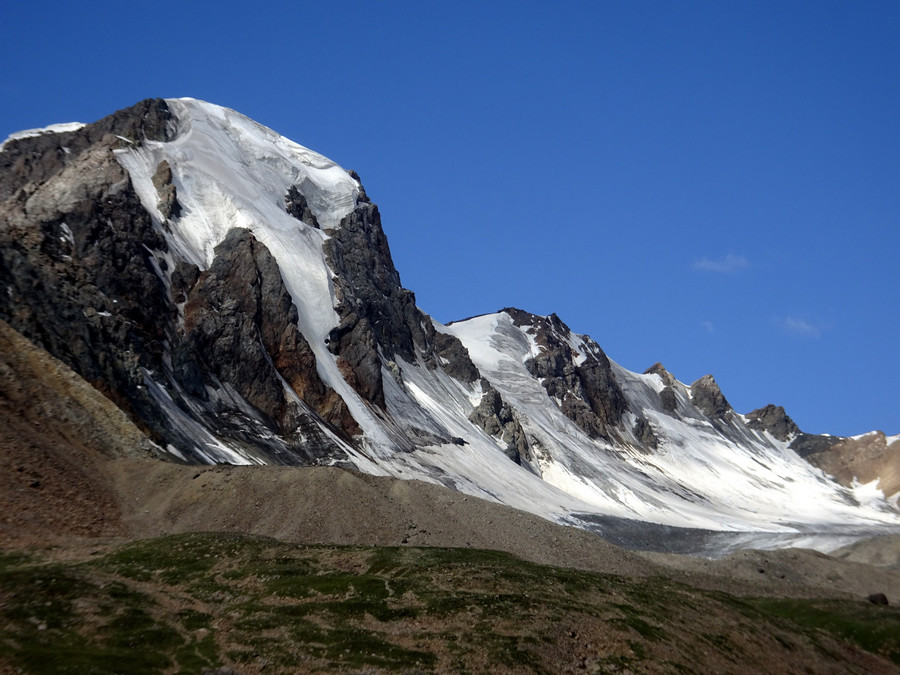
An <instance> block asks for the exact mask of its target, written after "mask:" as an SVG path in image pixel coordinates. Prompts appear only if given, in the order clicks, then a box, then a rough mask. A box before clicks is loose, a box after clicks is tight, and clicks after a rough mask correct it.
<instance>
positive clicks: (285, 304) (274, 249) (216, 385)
mask: <svg viewBox="0 0 900 675" xmlns="http://www.w3.org/2000/svg"><path fill="white" fill-rule="evenodd" d="M0 176H2V178H0V197H2V198H3V199H2V205H0V216H2V217H3V218H4V228H3V232H2V233H0V234H2V237H3V241H2V242H0V244H2V247H0V248H2V259H0V280H2V281H3V282H4V284H5V285H6V287H7V289H8V292H7V294H6V296H5V297H3V298H2V300H0V318H2V319H4V320H6V321H8V322H10V324H11V325H12V326H13V328H15V329H16V330H18V331H20V332H22V333H23V334H25V335H26V336H27V337H29V339H31V340H32V341H34V342H35V343H36V344H38V345H39V346H42V347H44V348H46V349H47V350H48V351H49V352H50V353H51V354H54V356H57V357H59V358H61V359H62V360H63V361H64V362H66V363H67V364H68V365H70V366H72V367H73V368H74V369H75V371H76V372H78V373H79V374H80V375H81V376H82V377H84V378H85V379H86V380H88V381H89V382H91V383H92V384H94V385H95V386H96V387H97V388H98V389H100V390H101V391H103V392H104V393H106V394H107V395H108V396H110V398H112V400H114V401H115V402H116V403H117V404H118V405H120V407H122V409H124V410H126V411H127V412H129V414H130V415H131V416H132V417H133V418H134V419H135V420H136V421H138V422H139V423H140V424H141V425H142V427H143V428H145V429H147V430H148V432H149V433H150V435H151V437H153V438H154V440H155V441H156V443H157V445H158V446H159V448H160V449H161V450H162V451H163V452H164V453H168V456H169V457H170V458H171V459H172V460H174V461H185V462H201V463H223V462H228V463H274V464H336V465H338V466H347V467H353V468H356V469H359V470H361V471H364V472H367V473H372V474H375V475H393V476H396V477H405V478H408V477H416V478H420V479H423V480H428V481H432V482H439V483H443V484H445V485H448V486H450V487H454V488H456V489H459V490H462V491H463V492H468V493H469V494H473V495H477V496H483V497H487V498H490V499H493V500H495V501H500V502H502V503H507V504H510V505H513V506H516V507H518V508H525V509H526V510H530V511H531V512H533V513H538V514H539V515H543V516H545V517H549V518H551V519H555V520H557V521H567V519H568V518H569V516H570V515H571V514H573V513H595V514H602V515H611V516H616V517H626V518H637V519H638V520H646V521H649V522H657V523H661V524H668V525H680V526H688V527H691V526H693V527H711V528H714V529H726V530H727V529H764V530H775V531H794V530H796V529H797V528H798V526H799V527H800V529H804V528H809V527H824V528H826V529H827V528H828V527H830V526H833V525H834V524H836V523H840V524H842V525H853V524H855V525H857V526H860V527H869V526H876V525H881V526H891V525H894V526H896V525H898V524H900V519H898V517H897V512H896V501H897V498H898V497H900V486H898V488H897V491H896V495H895V494H893V493H891V492H884V490H886V489H890V488H893V487H894V484H895V482H896V481H895V480H894V479H893V475H894V474H893V473H891V471H892V470H891V469H888V470H886V471H881V470H880V469H879V471H881V473H885V475H888V476H889V480H887V481H886V482H884V484H883V485H882V487H883V490H882V492H884V494H883V495H882V496H881V497H879V496H878V495H877V494H875V492H876V488H875V486H874V483H875V481H878V480H879V479H880V475H876V476H874V477H872V476H873V475H874V474H873V472H872V471H870V470H868V469H867V470H866V471H865V472H860V470H859V467H857V470H856V473H853V472H848V471H849V470H848V471H844V472H843V473H841V478H842V480H843V482H844V484H845V485H846V487H842V486H840V485H838V484H836V483H833V482H831V481H830V480H829V479H827V478H826V477H825V474H823V473H821V472H819V470H818V469H816V468H814V467H813V465H812V464H810V463H809V462H806V461H804V460H802V459H801V457H800V455H802V454H804V453H806V455H807V456H817V457H818V458H819V459H820V460H823V461H822V462H821V464H822V465H823V466H831V465H829V464H828V463H827V461H824V457H825V455H823V453H826V454H827V452H828V450H829V449H830V447H831V446H833V445H837V444H839V443H843V446H842V447H843V449H844V452H845V453H846V452H851V453H852V450H849V451H848V450H847V447H848V446H852V445H853V443H854V442H855V441H854V440H853V439H839V440H838V441H835V442H834V443H833V442H832V438H831V437H821V436H809V435H806V434H803V433H802V432H800V430H799V429H797V428H796V425H795V424H793V422H792V421H791V420H790V418H789V417H788V416H787V415H786V413H784V411H783V409H779V408H777V407H775V406H766V407H763V408H760V409H757V410H755V411H752V412H750V413H748V414H747V415H740V414H738V413H736V412H735V411H733V410H732V409H731V407H730V405H728V402H727V399H725V397H724V394H722V392H721V390H720V389H719V387H718V385H717V384H716V383H715V380H714V378H712V377H711V376H705V377H704V378H700V379H699V380H698V381H697V382H695V383H693V384H692V385H690V386H688V385H685V384H683V383H680V382H678V381H677V380H675V378H674V377H672V376H671V375H669V374H668V372H667V371H665V369H664V368H662V367H661V366H660V367H658V368H657V367H655V366H654V367H651V369H649V370H648V371H647V373H644V374H636V373H630V372H629V371H626V370H625V369H623V368H621V367H620V366H618V365H617V364H616V363H615V362H614V361H611V360H610V359H608V357H607V356H606V355H605V353H604V352H603V350H602V349H601V348H600V346H599V345H597V343H596V342H594V341H593V340H592V339H590V338H589V337H587V336H581V335H576V334H574V333H572V331H571V330H569V328H568V327H567V326H566V325H565V324H564V323H563V322H562V321H561V320H560V319H559V317H556V315H550V316H547V317H539V316H537V315H533V314H530V313H528V312H525V311H523V310H516V309H513V308H506V309H504V310H501V311H500V312H498V313H494V314H486V315H481V316H477V317H470V318H468V319H465V320H462V321H455V322H452V323H450V324H446V325H443V324H440V323H438V322H436V321H434V320H433V319H431V318H430V317H429V316H428V315H427V314H425V313H424V312H422V311H421V310H420V309H419V308H418V307H417V306H416V303H415V295H414V294H413V293H412V291H409V290H407V289H404V288H403V287H402V286H401V284H400V276H399V274H398V273H397V270H396V268H395V267H394V265H393V261H392V259H391V255H390V249H389V246H388V242H387V238H386V237H385V235H384V232H383V229H382V227H381V222H380V214H379V212H378V208H377V206H375V205H374V204H373V203H372V202H371V201H370V200H369V197H368V196H367V195H366V193H365V190H364V189H363V187H362V185H361V183H360V182H359V177H358V176H356V175H355V174H353V173H351V172H347V171H344V170H343V169H341V168H340V167H338V166H337V165H336V164H334V163H333V162H331V161H330V160H327V159H326V158H324V157H323V156H321V155H319V154H318V153H314V152H312V151H310V150H308V149H306V148H303V147H302V146H299V145H297V144H295V143H293V142H291V141H288V140H287V139H284V138H283V137H281V136H278V135H277V134H276V133H275V132H272V131H271V130H268V129H265V128H264V127H261V126H260V125H257V124H256V123H254V122H252V121H250V120H249V119H247V118H245V117H243V116H241V115H239V114H238V113H235V112H234V111H229V110H227V109H224V108H220V107H218V106H213V105H211V104H207V103H203V102H199V101H195V100H193V99H176V100H169V101H163V100H161V99H156V100H148V101H144V102H142V103H140V104H138V105H136V106H134V107H133V108H131V109H128V110H125V111H119V112H118V113H115V114H114V115H111V116H110V117H108V118H104V120H101V121H100V122H97V123H95V124H93V125H86V126H85V127H82V128H79V129H75V130H64V131H62V132H60V133H50V134H37V135H32V136H27V137H24V138H13V139H11V140H8V141H7V142H6V143H5V144H4V146H3V151H2V152H0ZM503 317H506V318H503ZM62 322H66V323H65V325H63V323H62ZM69 324H71V325H69ZM497 345H502V349H498V348H497ZM651 371H652V372H651ZM473 417H474V419H473ZM795 444H796V447H794V446H795ZM898 451H900V444H898V443H897V437H885V442H884V452H881V454H880V455H878V457H879V458H880V459H879V460H878V461H880V462H882V464H884V465H885V466H892V464H891V462H896V456H897V455H898ZM798 453H799V454H798ZM876 454H877V453H876ZM873 457H874V455H873ZM851 473H852V475H850V474H851ZM875 473H878V471H876V472H875ZM859 475H863V476H868V477H870V478H869V480H866V481H865V483H866V486H865V487H863V486H860V485H859V481H856V480H855V479H856V478H857V477H858V476H859ZM723 477H727V479H723ZM723 480H726V482H727V483H729V484H728V485H726V486H723V485H722V482H723ZM798 485H799V486H802V487H797V486H798ZM792 495H793V496H792ZM798 495H802V500H803V501H800V500H798V499H797V496H798ZM886 498H888V499H886ZM891 504H893V508H892V506H891Z"/></svg>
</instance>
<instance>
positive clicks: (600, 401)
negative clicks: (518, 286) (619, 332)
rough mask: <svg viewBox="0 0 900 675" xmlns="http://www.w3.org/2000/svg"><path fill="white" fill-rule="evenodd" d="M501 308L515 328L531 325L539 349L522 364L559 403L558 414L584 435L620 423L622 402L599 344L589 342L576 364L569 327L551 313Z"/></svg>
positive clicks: (596, 434) (596, 433)
mask: <svg viewBox="0 0 900 675" xmlns="http://www.w3.org/2000/svg"><path fill="white" fill-rule="evenodd" d="M503 311H504V312H506V313H507V314H509V315H510V316H511V317H512V318H513V322H514V323H515V324H516V325H517V326H530V327H531V328H532V329H533V330H534V335H535V340H536V341H537V343H538V345H540V346H541V347H544V349H543V350H542V351H541V353H540V354H539V355H538V356H535V357H533V358H532V359H530V360H529V361H528V362H527V363H526V367H527V368H528V370H529V371H530V372H531V373H532V375H534V376H535V377H537V378H539V379H540V380H541V382H542V384H543V385H544V387H545V388H546V389H547V393H548V394H550V397H551V398H553V399H554V400H557V401H559V407H560V410H561V411H562V413H563V414H564V415H565V416H566V417H568V418H569V419H571V420H572V421H573V422H575V423H576V424H577V425H578V426H579V427H581V428H582V429H584V431H585V432H586V433H587V434H588V435H589V436H591V437H594V438H597V437H606V436H608V434H609V428H610V427H615V426H616V425H618V424H619V423H620V422H621V420H622V415H623V414H624V412H625V410H626V408H627V403H626V401H625V396H624V395H623V394H622V390H621V389H620V388H619V385H618V383H617V382H616V378H615V376H614V375H613V373H612V368H611V366H610V363H609V359H608V358H607V357H606V354H604V353H603V350H602V349H600V347H599V345H597V344H596V343H593V341H592V342H591V343H590V345H589V348H588V352H587V358H586V359H585V360H584V362H583V363H581V364H580V365H577V364H576V360H577V359H576V358H575V354H574V352H573V350H572V347H571V345H570V344H569V342H568V338H569V336H570V335H571V331H570V330H569V327H568V326H566V325H565V324H564V323H563V322H562V321H561V320H560V318H559V317H558V316H556V314H551V315H550V316H549V317H539V316H535V315H534V314H529V313H528V312H524V311H522V310H520V309H515V308H506V309H504V310H503Z"/></svg>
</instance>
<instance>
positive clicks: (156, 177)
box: [153, 160, 181, 219]
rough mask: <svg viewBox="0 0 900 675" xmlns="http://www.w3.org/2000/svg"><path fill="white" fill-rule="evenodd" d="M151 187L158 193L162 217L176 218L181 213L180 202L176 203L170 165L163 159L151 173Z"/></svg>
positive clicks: (176, 196) (176, 197)
mask: <svg viewBox="0 0 900 675" xmlns="http://www.w3.org/2000/svg"><path fill="white" fill-rule="evenodd" d="M153 187H155V188H156V191H157V192H158V193H159V210H160V212H161V213H162V214H163V217H164V218H167V219H168V218H177V217H178V216H179V215H181V204H179V203H178V195H177V194H176V190H175V185H174V184H173V183H172V167H170V166H169V163H168V162H167V161H165V160H163V161H161V162H160V163H159V166H157V167H156V172H155V173H154V174H153Z"/></svg>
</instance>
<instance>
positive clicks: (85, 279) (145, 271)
mask: <svg viewBox="0 0 900 675" xmlns="http://www.w3.org/2000/svg"><path fill="white" fill-rule="evenodd" d="M145 108H146V106H139V107H138V110H137V111H136V113H135V114H136V115H137V116H138V120H137V121H135V124H137V122H138V121H139V120H140V119H142V115H143V114H144V113H145ZM153 110H156V111H157V112H158V111H159V109H158V108H153ZM114 118H115V119H114V120H113V121H118V122H121V126H122V127H123V128H131V127H132V126H134V125H132V124H128V123H127V122H128V121H127V119H126V118H125V117H123V115H122V114H121V113H118V114H117V116H114ZM104 125H105V126H106V127H110V126H112V125H111V124H110V118H107V119H106V120H105V121H104ZM113 128H114V129H115V130H121V129H116V128H115V127H114V126H113ZM97 135H98V134H97V131H96V130H94V129H91V128H90V127H88V128H86V129H82V130H81V131H78V132H74V133H73V134H69V135H68V139H53V138H52V137H50V136H47V137H37V138H34V139H23V140H21V141H16V142H15V147H14V148H13V150H14V152H13V156H18V158H19V159H20V160H26V161H24V164H22V166H24V167H25V168H26V169H27V170H24V171H21V172H17V171H14V172H11V173H10V172H7V173H3V172H0V175H2V176H3V178H2V181H3V183H4V186H5V188H4V191H5V194H6V195H7V197H8V198H7V199H6V200H5V201H3V202H2V203H0V284H2V286H3V288H4V289H5V292H4V293H0V318H3V319H4V320H6V321H7V322H8V323H9V324H10V325H11V326H12V327H13V328H15V329H16V330H17V331H19V332H20V333H22V334H24V335H25V336H26V337H28V338H29V339H30V340H32V341H33V342H34V343H36V344H37V345H39V346H41V347H43V348H44V349H46V350H47V351H48V352H50V353H51V354H52V355H54V356H56V357H57V358H59V359H60V360H62V361H63V362H64V363H66V364H67V365H68V366H69V367H71V368H72V369H73V370H75V371H76V372H77V373H78V374H79V375H81V376H82V377H83V378H85V379H86V380H87V381H88V382H90V383H92V384H93V385H94V386H95V387H97V388H98V389H100V390H101V391H103V392H104V393H106V394H107V395H108V396H110V397H111V398H112V399H113V400H114V401H115V402H116V403H117V404H118V405H119V406H120V407H123V408H124V409H125V410H127V411H130V412H131V413H132V414H133V416H134V417H135V418H136V421H139V423H140V424H143V425H145V427H150V428H151V429H153V430H154V431H156V432H159V428H160V426H161V425H162V424H161V423H162V420H161V415H160V413H159V411H158V409H157V406H156V404H155V403H154V402H153V400H152V399H151V397H150V396H149V395H148V393H147V391H146V390H145V389H143V388H142V385H143V378H144V376H143V370H144V369H147V370H153V369H155V368H157V367H158V365H159V364H160V362H161V359H162V344H163V341H164V339H165V336H166V331H165V326H166V324H167V322H168V320H170V319H171V318H172V317H173V316H174V313H175V309H174V307H173V306H172V305H171V303H170V302H169V300H168V297H167V292H166V288H165V284H164V283H163V281H162V279H161V278H160V277H159V275H158V274H157V273H156V268H157V266H158V264H159V263H158V261H157V260H156V258H155V253H156V252H164V251H165V250H166V243H165V240H164V239H163V238H162V237H161V236H160V234H159V233H158V232H156V230H155V229H154V227H153V223H152V221H151V219H150V216H149V215H148V214H147V213H146V211H145V210H144V208H143V206H142V205H141V203H140V200H139V199H138V197H137V195H136V194H135V192H134V190H133V189H132V187H131V183H130V180H129V179H128V176H127V174H126V173H125V172H124V170H122V169H121V167H119V165H118V164H117V163H116V161H115V158H114V156H113V154H112V151H111V150H112V145H113V144H115V143H117V141H116V140H115V138H114V137H113V139H112V140H110V139H109V138H108V137H107V136H108V135H107V136H103V138H104V139H106V140H105V141H104V142H98V143H97V144H96V145H94V146H90V147H88V143H89V139H90V138H92V137H96V136H97ZM51 140H55V141H56V142H57V143H63V142H64V143H71V144H72V146H73V147H80V148H81V150H80V152H78V153H77V154H76V153H75V152H70V153H55V152H52V151H49V150H47V144H48V143H50V142H51ZM29 141H33V144H31V143H29ZM45 155H46V156H49V159H46V160H45V161H41V160H40V159H39V158H40V157H41V156H45ZM73 155H74V157H73ZM0 158H3V161H8V159H9V157H8V156H7V152H6V151H4V152H3V153H0ZM13 178H17V179H18V180H16V181H12V180H11V179H13ZM155 437H156V439H157V440H160V435H159V433H157V434H155Z"/></svg>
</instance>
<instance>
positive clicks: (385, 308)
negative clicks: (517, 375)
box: [324, 174, 479, 409]
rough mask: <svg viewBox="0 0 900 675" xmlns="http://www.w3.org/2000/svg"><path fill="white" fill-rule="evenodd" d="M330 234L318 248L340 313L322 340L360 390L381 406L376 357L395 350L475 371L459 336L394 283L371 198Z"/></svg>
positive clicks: (463, 373) (467, 378)
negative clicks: (442, 328)
mask: <svg viewBox="0 0 900 675" xmlns="http://www.w3.org/2000/svg"><path fill="white" fill-rule="evenodd" d="M351 175H353V174H351ZM363 194H364V192H363ZM328 234H329V235H330V238H329V239H328V240H327V241H326V242H325V244H324V249H325V253H326V256H327V259H328V263H329V265H330V266H331V268H332V270H334V272H335V274H336V277H335V290H336V295H337V300H338V303H337V307H336V309H337V311H338V315H339V316H340V317H341V323H340V325H339V326H338V327H337V328H335V329H334V330H333V331H332V333H331V335H329V338H328V346H329V349H330V350H331V351H332V353H334V354H335V355H337V356H338V365H339V366H340V368H341V372H342V373H343V374H344V376H345V377H346V378H347V381H348V382H350V384H351V385H352V386H353V387H354V389H355V390H356V391H357V392H358V393H359V394H360V396H362V397H363V398H364V399H365V400H367V401H369V402H370V403H373V404H374V405H376V406H378V407H380V408H382V409H383V408H384V383H383V382H382V368H381V366H382V358H383V359H385V360H392V359H394V358H395V357H397V356H399V357H401V358H403V359H404V360H405V361H407V362H409V363H415V362H416V360H417V358H419V357H420V358H422V359H423V361H424V362H425V364H426V366H428V367H429V368H436V367H438V366H442V367H443V368H444V370H445V371H446V372H447V373H448V374H450V375H451V376H453V377H456V378H457V379H459V380H461V381H463V382H467V383H472V382H475V381H476V380H477V379H478V377H479V375H478V371H477V369H476V368H475V366H474V365H473V364H472V362H471V359H470V358H469V355H468V352H467V351H466V349H465V347H464V346H463V345H462V343H461V342H460V341H459V340H458V339H457V338H456V337H454V336H452V335H444V334H439V333H437V332H436V331H435V329H434V325H433V324H432V321H431V319H430V318H429V317H428V316H426V315H425V314H424V313H422V312H421V311H420V310H419V309H418V307H416V298H415V295H414V294H413V293H412V292H411V291H409V290H407V289H405V288H403V287H402V286H401V285H400V275H399V274H398V273H397V270H396V268H395V267H394V262H393V260H392V258H391V252H390V248H389V247H388V242H387V237H385V235H384V231H383V230H382V228H381V216H380V214H379V212H378V207H377V206H375V205H374V204H372V203H371V202H369V201H368V199H367V198H366V199H364V200H363V199H360V200H359V201H358V202H357V205H356V208H355V209H354V210H353V212H352V213H350V214H348V215H347V216H346V217H345V218H344V219H343V220H342V221H341V224H340V226H339V227H338V228H335V229H332V230H328ZM444 362H446V363H444Z"/></svg>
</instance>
